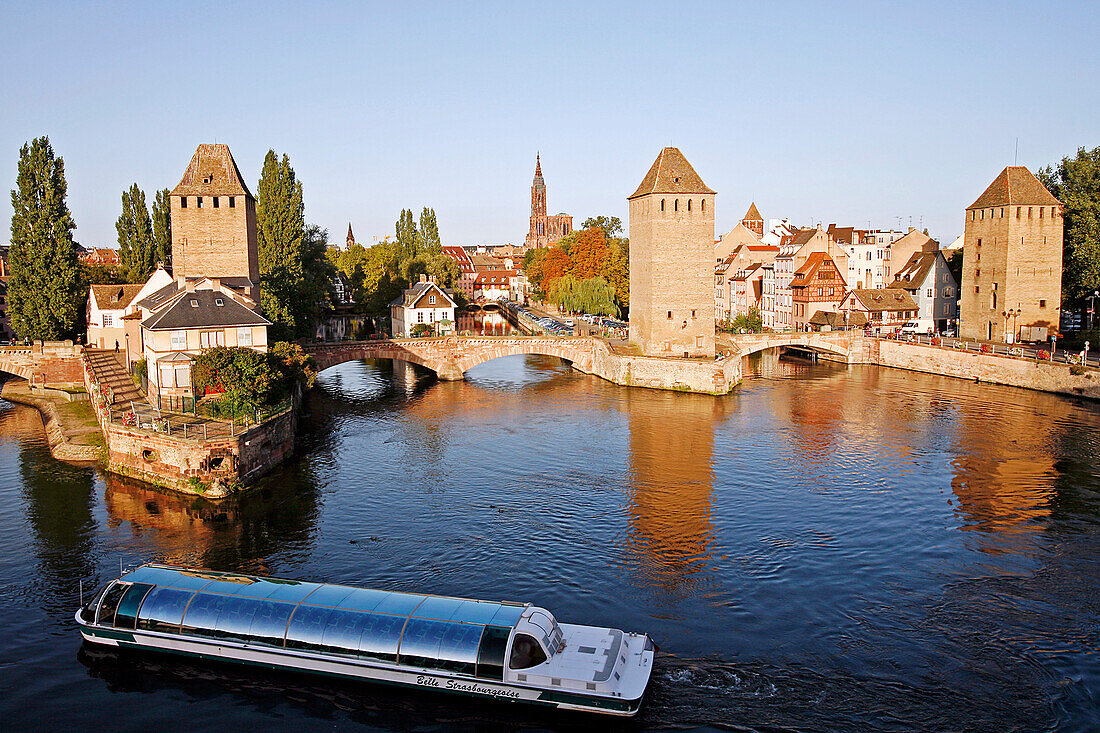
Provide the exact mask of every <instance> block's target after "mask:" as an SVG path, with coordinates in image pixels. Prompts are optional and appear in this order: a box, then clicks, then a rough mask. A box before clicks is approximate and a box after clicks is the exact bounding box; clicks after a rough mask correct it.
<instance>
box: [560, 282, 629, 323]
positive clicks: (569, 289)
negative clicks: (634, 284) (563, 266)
mask: <svg viewBox="0 0 1100 733" xmlns="http://www.w3.org/2000/svg"><path fill="white" fill-rule="evenodd" d="M549 298H550V302H551V303H554V304H555V305H558V306H561V307H562V308H564V309H565V310H567V311H570V312H573V313H594V314H597V315H605V316H617V315H618V314H619V309H618V307H617V306H616V305H615V289H614V288H612V287H611V286H610V285H608V284H607V281H606V280H604V279H603V278H602V277H590V278H585V279H584V280H577V279H576V278H574V277H573V276H572V275H571V274H569V273H566V274H565V275H562V276H561V277H559V278H557V279H556V280H554V281H553V283H552V284H551V285H550V292H549Z"/></svg>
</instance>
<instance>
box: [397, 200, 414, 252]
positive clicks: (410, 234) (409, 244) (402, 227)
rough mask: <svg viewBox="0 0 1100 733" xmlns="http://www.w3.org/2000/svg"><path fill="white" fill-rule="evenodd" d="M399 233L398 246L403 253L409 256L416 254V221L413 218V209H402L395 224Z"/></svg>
mask: <svg viewBox="0 0 1100 733" xmlns="http://www.w3.org/2000/svg"><path fill="white" fill-rule="evenodd" d="M394 228H395V230H396V234H397V246H398V248H399V249H400V250H401V252H402V254H403V255H404V256H407V257H415V256H416V245H417V241H416V221H415V220H414V219H413V213H412V209H401V214H400V216H398V217H397V224H396V225H395V227H394Z"/></svg>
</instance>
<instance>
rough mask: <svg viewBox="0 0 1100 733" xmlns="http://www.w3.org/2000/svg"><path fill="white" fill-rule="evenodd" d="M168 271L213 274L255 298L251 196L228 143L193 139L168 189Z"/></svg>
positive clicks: (255, 247)
mask: <svg viewBox="0 0 1100 733" xmlns="http://www.w3.org/2000/svg"><path fill="white" fill-rule="evenodd" d="M170 199H171V207H172V274H173V275H175V276H176V277H180V276H184V277H216V278H220V279H221V280H222V281H223V283H225V284H226V285H229V286H231V287H233V288H235V289H240V290H242V291H243V292H244V294H246V295H248V296H249V297H250V298H252V299H253V300H254V301H257V302H258V301H259V297H260V294H259V289H260V266H259V250H258V245H257V238H256V199H254V198H252V194H251V193H250V192H249V190H248V187H247V186H245V184H244V180H243V179H242V178H241V172H240V171H239V170H238V169H237V164H236V162H234V160H233V155H232V154H231V153H230V152H229V146H228V145H221V144H218V145H207V144H203V145H199V147H198V149H197V150H196V151H195V155H194V156H192V158H191V164H190V165H188V166H187V170H186V171H185V172H184V174H183V179H182V180H180V182H179V185H178V186H176V187H175V188H174V189H172V192H171V194H170Z"/></svg>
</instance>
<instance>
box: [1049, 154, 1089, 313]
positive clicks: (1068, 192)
mask: <svg viewBox="0 0 1100 733" xmlns="http://www.w3.org/2000/svg"><path fill="white" fill-rule="evenodd" d="M1039 180H1041V181H1042V182H1043V185H1044V186H1046V187H1047V189H1048V190H1049V191H1050V192H1051V193H1052V194H1054V196H1055V197H1056V198H1057V199H1058V200H1059V201H1061V202H1062V219H1063V222H1062V223H1063V226H1064V234H1063V248H1064V249H1063V254H1062V298H1063V300H1065V301H1067V302H1070V303H1080V302H1081V301H1082V299H1083V298H1086V297H1088V296H1089V295H1091V294H1092V293H1093V292H1095V291H1096V290H1100V147H1096V148H1093V149H1092V150H1086V149H1085V148H1083V147H1082V148H1078V149H1077V155H1076V156H1074V157H1072V158H1070V157H1065V158H1062V160H1061V162H1060V163H1058V165H1057V167H1050V166H1048V167H1046V168H1044V169H1042V170H1040V171H1039Z"/></svg>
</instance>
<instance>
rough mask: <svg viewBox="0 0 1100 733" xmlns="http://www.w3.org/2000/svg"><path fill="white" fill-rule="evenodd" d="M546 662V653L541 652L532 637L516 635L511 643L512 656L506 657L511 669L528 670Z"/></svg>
mask: <svg viewBox="0 0 1100 733" xmlns="http://www.w3.org/2000/svg"><path fill="white" fill-rule="evenodd" d="M545 661H546V652H544V651H543V650H542V647H541V646H539V643H538V642H537V641H535V638H534V637H533V636H528V635H527V634H516V638H515V639H514V640H513V641H512V654H511V656H510V657H508V667H509V668H511V669H529V668H530V667H534V666H535V665H538V664H542V663H543V662H545Z"/></svg>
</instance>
